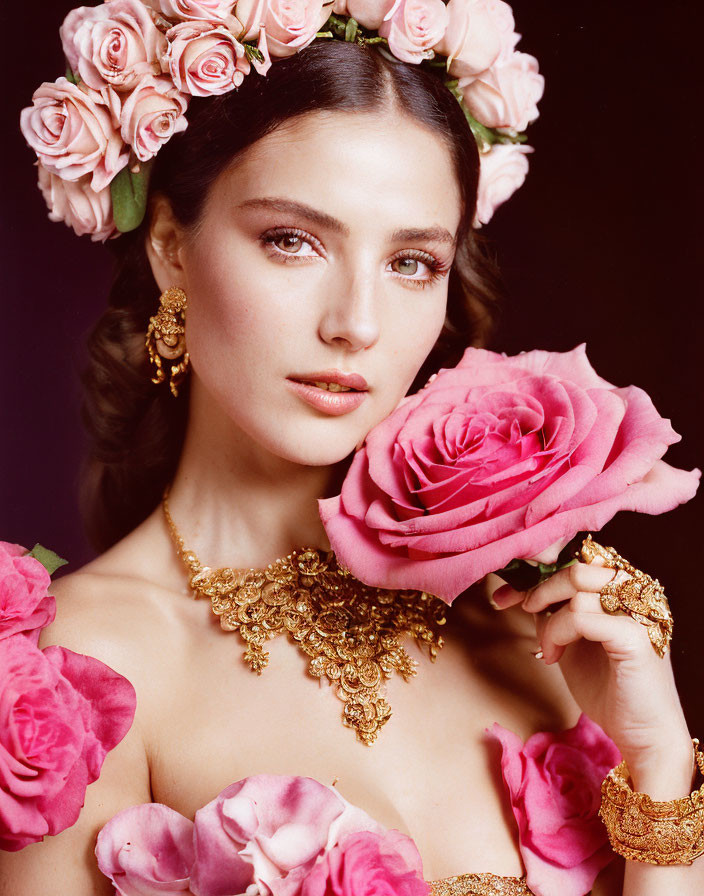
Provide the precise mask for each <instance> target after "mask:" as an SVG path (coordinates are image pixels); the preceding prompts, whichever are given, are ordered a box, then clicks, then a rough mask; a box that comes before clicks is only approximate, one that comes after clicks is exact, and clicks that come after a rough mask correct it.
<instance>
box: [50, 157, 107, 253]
mask: <svg viewBox="0 0 704 896" xmlns="http://www.w3.org/2000/svg"><path fill="white" fill-rule="evenodd" d="M37 167H38V170H39V189H40V190H41V192H42V196H43V197H44V201H45V202H46V204H47V208H48V209H49V220H50V221H63V222H64V223H65V224H67V225H68V226H69V227H72V228H73V230H74V232H75V233H76V234H78V236H83V234H84V233H89V234H90V238H91V239H92V240H93V241H94V242H96V241H98V240H99V241H100V242H103V243H104V242H105V240H106V239H108V237H111V236H113V235H115V234H116V233H117V230H116V228H115V222H114V221H113V218H112V197H111V195H110V187H109V186H108V187H103V189H102V190H100V191H99V192H96V191H95V190H94V189H93V188H92V187H91V185H90V177H89V176H88V175H86V176H85V177H82V178H80V180H76V181H68V180H64V179H63V178H61V177H58V176H57V175H56V174H52V173H51V172H50V171H47V170H46V168H45V167H44V166H43V165H42V164H41V163H37Z"/></svg>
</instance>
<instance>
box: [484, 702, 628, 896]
mask: <svg viewBox="0 0 704 896" xmlns="http://www.w3.org/2000/svg"><path fill="white" fill-rule="evenodd" d="M489 734H490V735H491V736H492V737H494V738H496V740H498V742H499V743H500V744H501V750H502V756H501V770H502V773H503V778H504V782H505V784H506V787H507V788H508V791H509V795H510V798H511V808H512V809H513V814H514V816H515V819H516V822H517V823H518V840H519V850H520V853H521V858H522V859H523V863H524V865H525V867H526V872H527V878H528V886H529V887H531V889H532V890H533V891H534V892H536V893H540V894H541V896H584V894H585V893H589V892H591V889H592V885H593V884H594V881H595V879H596V877H597V875H598V874H599V872H600V871H601V869H602V868H604V867H605V866H606V865H608V863H609V862H610V861H611V860H612V859H613V857H614V853H613V852H612V850H611V847H610V846H609V841H608V837H607V834H606V828H605V827H604V825H603V824H602V822H601V820H600V818H599V816H598V812H599V805H600V803H601V782H602V781H603V780H604V778H605V777H606V775H607V774H608V773H609V772H610V771H611V769H612V768H614V767H615V766H617V765H618V764H619V762H620V761H621V756H620V754H619V751H618V749H617V748H616V745H615V744H614V742H613V741H612V740H611V739H610V738H608V737H607V736H606V735H605V734H604V732H603V731H602V730H601V728H600V727H599V726H598V725H597V724H595V723H594V722H592V721H591V719H589V718H588V717H587V716H585V715H584V714H582V715H581V716H580V717H579V721H578V722H577V724H576V725H575V727H574V728H569V729H567V730H566V731H561V732H559V733H557V734H551V733H547V732H545V733H542V732H541V733H540V734H534V735H533V736H532V737H529V738H528V740H527V741H526V742H525V744H523V742H522V741H521V739H520V737H518V736H517V735H515V734H514V733H513V732H512V731H508V730H507V729H506V728H502V727H501V726H500V725H496V724H495V725H494V726H493V728H492V729H491V730H490V731H489Z"/></svg>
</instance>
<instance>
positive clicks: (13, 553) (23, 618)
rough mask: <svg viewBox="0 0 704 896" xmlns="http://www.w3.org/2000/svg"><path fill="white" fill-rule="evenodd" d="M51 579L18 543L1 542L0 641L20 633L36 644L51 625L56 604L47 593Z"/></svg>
mask: <svg viewBox="0 0 704 896" xmlns="http://www.w3.org/2000/svg"><path fill="white" fill-rule="evenodd" d="M50 582H51V578H50V576H49V573H48V572H47V571H46V569H45V568H44V567H43V566H42V564H41V563H40V562H39V561H38V560H35V559H34V557H29V556H27V551H26V550H25V548H23V547H21V546H20V545H19V544H10V543H9V542H7V541H0V640H1V639H2V638H7V637H9V636H10V635H16V634H18V633H20V632H22V633H24V634H25V635H27V636H28V637H29V638H30V639H31V640H32V642H33V643H34V644H35V645H36V643H37V641H38V638H39V632H40V630H41V629H43V628H44V627H45V626H47V625H49V623H50V622H53V620H54V617H55V616H56V601H55V600H54V598H53V597H52V596H51V594H48V593H47V589H48V587H49V584H50Z"/></svg>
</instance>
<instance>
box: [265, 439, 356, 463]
mask: <svg viewBox="0 0 704 896" xmlns="http://www.w3.org/2000/svg"><path fill="white" fill-rule="evenodd" d="M360 441H362V437H360V439H359V440H358V442H354V441H350V440H342V439H340V440H339V441H338V440H327V441H326V442H324V443H321V441H320V440H314V439H311V438H310V437H308V438H306V439H304V440H296V439H292V440H291V441H290V442H287V443H286V444H277V445H272V446H271V448H270V450H271V452H272V453H273V454H276V455H278V456H279V457H280V458H282V460H286V461H289V463H293V464H299V465H300V466H302V467H332V466H335V465H336V464H339V463H341V462H342V461H344V460H346V459H347V458H348V457H349V456H350V455H351V454H352V453H353V452H354V450H355V448H356V447H357V444H358V443H359V442H360Z"/></svg>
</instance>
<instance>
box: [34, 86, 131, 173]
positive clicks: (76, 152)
mask: <svg viewBox="0 0 704 896" xmlns="http://www.w3.org/2000/svg"><path fill="white" fill-rule="evenodd" d="M32 102H33V105H32V106H28V107H27V108H26V109H23V110H22V113H21V115H20V127H21V128H22V133H23V134H24V138H25V140H26V141H27V143H28V144H29V145H30V146H31V147H32V149H33V150H34V151H35V152H36V154H37V156H38V157H39V161H40V162H41V163H42V165H44V167H45V168H46V169H47V170H48V171H51V172H52V173H53V174H58V175H59V176H60V177H62V178H63V179H64V180H78V179H79V178H81V177H83V176H84V175H86V174H90V175H91V187H92V188H93V189H94V190H96V191H100V190H102V189H103V187H106V186H107V185H108V184H109V183H110V181H111V180H112V179H113V177H114V176H115V175H116V174H117V172H118V171H120V170H121V169H122V168H124V167H125V165H126V164H127V161H128V158H129V147H127V146H125V145H124V143H123V142H122V138H121V136H120V133H119V131H118V130H117V129H116V128H115V125H114V124H113V120H112V117H111V115H110V110H109V109H108V108H107V106H106V105H105V102H104V99H103V97H102V96H101V94H100V93H98V92H97V91H95V90H92V89H91V88H90V87H87V86H85V85H83V86H81V87H76V85H75V84H72V83H71V82H70V81H67V80H66V78H58V79H57V80H56V81H55V82H54V83H53V84H49V83H48V82H45V83H44V84H41V85H40V86H39V87H38V88H37V89H36V90H35V91H34V96H33V97H32Z"/></svg>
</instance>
